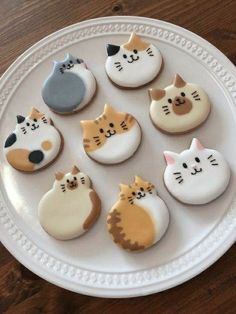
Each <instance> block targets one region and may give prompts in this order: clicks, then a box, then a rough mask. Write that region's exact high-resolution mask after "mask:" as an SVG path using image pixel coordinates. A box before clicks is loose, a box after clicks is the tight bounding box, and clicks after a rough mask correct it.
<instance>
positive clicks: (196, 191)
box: [164, 138, 230, 205]
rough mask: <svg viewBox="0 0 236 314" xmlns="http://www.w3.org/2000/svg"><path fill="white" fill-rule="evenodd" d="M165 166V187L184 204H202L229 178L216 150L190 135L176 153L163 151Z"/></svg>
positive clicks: (228, 171)
mask: <svg viewBox="0 0 236 314" xmlns="http://www.w3.org/2000/svg"><path fill="white" fill-rule="evenodd" d="M164 156H165V160H166V163H167V167H166V170H165V173H164V182H165V185H166V187H167V189H168V191H169V192H170V193H171V194H172V195H173V196H174V197H175V198H176V199H178V200H179V201H181V202H183V203H186V204H195V205H200V204H206V203H209V202H211V201H213V200H214V199H216V198H217V197H218V196H220V195H221V194H222V193H223V192H224V191H225V189H226V188H227V186H228V184H229V180H230V169H229V166H228V164H227V162H226V161H225V159H224V157H223V156H222V155H221V154H220V153H219V152H218V151H216V150H213V149H208V148H204V147H203V146H202V144H201V143H200V142H199V140H198V139H196V138H194V139H193V140H192V144H191V146H190V148H189V149H187V150H184V151H183V152H181V153H180V154H177V153H173V152H169V151H165V152H164Z"/></svg>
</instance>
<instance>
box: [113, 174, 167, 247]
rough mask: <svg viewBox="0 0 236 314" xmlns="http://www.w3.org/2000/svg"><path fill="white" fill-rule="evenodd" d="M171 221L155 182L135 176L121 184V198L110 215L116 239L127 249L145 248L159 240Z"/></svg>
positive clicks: (117, 242) (114, 238)
mask: <svg viewBox="0 0 236 314" xmlns="http://www.w3.org/2000/svg"><path fill="white" fill-rule="evenodd" d="M168 224H169V211H168V209H167V207H166V205H165V203H164V202H163V200H162V199H161V198H160V197H158V196H157V194H156V190H155V187H154V185H153V184H152V183H149V182H146V181H144V180H143V179H141V178H140V177H137V176H136V177H135V181H134V183H133V184H132V185H124V184H121V185H120V195H119V200H118V201H117V202H116V203H115V204H114V205H113V207H112V209H111V210H110V212H109V214H108V217H107V227H108V231H109V233H110V234H111V236H112V238H113V240H114V242H115V243H116V244H118V245H119V246H121V247H122V248H123V249H125V250H129V251H139V250H144V249H146V248H148V247H150V246H152V245H153V244H155V243H156V242H157V241H159V240H160V239H161V238H162V236H163V235H164V233H165V232H166V229H167V227H168Z"/></svg>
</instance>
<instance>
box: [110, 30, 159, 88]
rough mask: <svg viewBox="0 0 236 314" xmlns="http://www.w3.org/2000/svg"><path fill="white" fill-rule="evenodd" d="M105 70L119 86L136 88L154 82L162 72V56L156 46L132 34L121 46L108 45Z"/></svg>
mask: <svg viewBox="0 0 236 314" xmlns="http://www.w3.org/2000/svg"><path fill="white" fill-rule="evenodd" d="M107 55H108V57H107V60H106V64H105V69H106V73H107V75H108V77H109V78H110V79H111V80H112V81H113V82H114V83H115V84H117V85H118V86H121V87H126V88H136V87H139V86H142V85H145V84H147V83H149V82H150V81H152V80H153V79H154V78H155V77H156V76H157V74H158V73H159V72H160V70H161V65H162V56H161V53H160V51H159V50H158V49H157V47H156V46H154V45H153V44H150V43H149V42H145V41H143V40H142V39H141V38H140V37H139V36H138V35H137V34H135V33H132V34H131V36H130V38H129V41H128V42H127V43H125V44H123V45H121V46H117V45H111V44H109V45H107Z"/></svg>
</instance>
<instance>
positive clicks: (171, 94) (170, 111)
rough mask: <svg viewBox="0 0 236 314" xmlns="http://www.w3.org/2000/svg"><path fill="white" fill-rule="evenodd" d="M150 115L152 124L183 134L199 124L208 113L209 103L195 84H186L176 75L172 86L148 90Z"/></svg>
mask: <svg viewBox="0 0 236 314" xmlns="http://www.w3.org/2000/svg"><path fill="white" fill-rule="evenodd" d="M149 91H150V96H151V99H152V103H151V107H150V115H151V119H152V120H153V122H154V124H155V125H156V126H157V127H159V128H160V129H163V130H164V131H167V132H170V133H178V132H185V131H188V130H189V129H191V128H194V127H196V126H197V125H199V124H201V123H202V122H203V121H204V120H205V119H206V118H207V116H208V114H209V112H210V102H209V99H208V97H207V95H206V93H205V92H204V91H203V89H202V88H200V87H199V86H198V85H196V84H191V83H186V82H185V81H184V80H183V79H182V78H181V77H180V76H179V75H178V74H176V76H175V79H174V82H173V84H172V85H170V86H168V87H166V88H165V89H150V90H149Z"/></svg>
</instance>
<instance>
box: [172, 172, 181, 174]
mask: <svg viewBox="0 0 236 314" xmlns="http://www.w3.org/2000/svg"><path fill="white" fill-rule="evenodd" d="M173 174H181V172H174V173H173Z"/></svg>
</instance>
